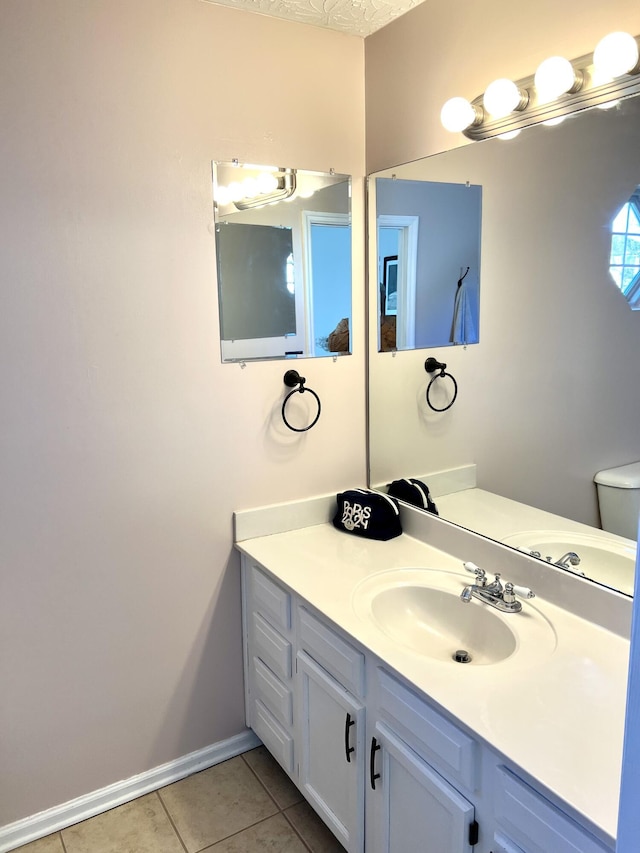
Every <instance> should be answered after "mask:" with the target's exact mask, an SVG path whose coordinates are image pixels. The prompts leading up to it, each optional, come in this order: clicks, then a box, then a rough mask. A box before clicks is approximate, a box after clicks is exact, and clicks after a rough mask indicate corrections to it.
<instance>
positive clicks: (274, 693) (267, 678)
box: [253, 658, 293, 726]
mask: <svg viewBox="0 0 640 853" xmlns="http://www.w3.org/2000/svg"><path fill="white" fill-rule="evenodd" d="M253 674H254V681H253V683H254V689H255V694H256V698H258V699H260V700H261V701H262V703H263V704H264V705H266V707H267V708H268V709H269V710H270V711H271V713H272V714H273V715H274V717H276V719H278V720H279V721H280V722H281V723H282V725H283V726H291V725H292V724H293V696H292V693H291V690H289V688H288V687H287V686H286V685H285V684H283V683H282V682H281V681H280V679H279V678H276V676H275V675H274V674H273V673H272V672H271V670H270V669H269V668H268V667H267V666H265V665H264V664H263V663H262V661H261V660H259V658H254V659H253Z"/></svg>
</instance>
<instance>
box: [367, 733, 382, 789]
mask: <svg viewBox="0 0 640 853" xmlns="http://www.w3.org/2000/svg"><path fill="white" fill-rule="evenodd" d="M379 749H380V744H379V743H378V741H377V740H376V739H375V738H374V737H372V738H371V752H370V754H369V778H370V780H371V790H372V791H375V789H376V779H379V778H380V774H379V773H376V752H377V751H378V750H379Z"/></svg>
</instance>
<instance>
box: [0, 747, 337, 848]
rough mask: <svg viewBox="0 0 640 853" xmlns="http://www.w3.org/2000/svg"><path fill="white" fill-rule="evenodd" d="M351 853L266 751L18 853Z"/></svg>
mask: <svg viewBox="0 0 640 853" xmlns="http://www.w3.org/2000/svg"><path fill="white" fill-rule="evenodd" d="M185 851H186V853H200V851H207V853H309V851H311V853H344V848H343V847H342V845H340V844H339V843H338V842H337V841H336V839H335V838H334V837H333V835H332V834H331V833H330V832H329V830H328V829H327V828H326V827H325V825H324V824H323V823H322V821H321V820H320V818H319V817H318V816H317V815H316V814H315V812H314V811H313V809H312V808H311V807H310V806H309V805H307V803H306V802H305V801H304V800H303V798H302V797H301V795H300V793H299V791H298V789H297V788H296V787H295V786H294V785H293V784H292V783H291V782H290V780H289V779H288V778H287V776H286V775H285V774H284V772H283V771H282V770H281V769H280V767H279V765H278V764H277V763H276V762H275V761H274V759H273V758H272V757H271V756H270V755H269V753H268V752H267V751H266V749H265V748H264V747H263V746H259V747H258V748H257V749H252V750H251V751H250V752H246V753H245V754H244V755H239V756H237V757H236V758H231V759H229V761H224V762H222V764H217V765H216V766H215V767H210V768H209V769H208V770H203V771H202V772H200V773H195V774H194V775H193V776H188V777H187V778H186V779H182V780H180V781H179V782H174V783H173V784H172V785H167V786H166V788H161V789H160V790H159V791H155V792H154V793H152V794H146V795H145V796H143V797H140V798H139V799H137V800H133V801H132V802H130V803H125V804H124V805H123V806H118V808H115V809H111V811H108V812H105V813H104V814H101V815H97V816H96V817H92V818H89V819H88V820H85V821H83V822H82V823H77V824H76V825H75V826H70V827H69V828H68V829H63V830H62V831H61V832H55V833H53V835H48V836H47V837H46V838H41V839H40V840H39V841H33V842H32V843H31V844H26V845H25V846H24V847H20V848H19V849H18V851H16V853H185Z"/></svg>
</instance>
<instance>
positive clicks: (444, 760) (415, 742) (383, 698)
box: [378, 669, 477, 791]
mask: <svg viewBox="0 0 640 853" xmlns="http://www.w3.org/2000/svg"><path fill="white" fill-rule="evenodd" d="M378 711H379V714H380V717H381V718H382V719H383V720H386V721H387V722H388V723H389V725H390V727H391V728H392V729H393V730H394V731H396V732H397V733H398V734H399V735H400V737H401V738H402V740H404V742H405V743H406V744H407V745H408V746H410V747H411V748H412V749H413V750H414V751H415V752H417V753H418V755H421V756H422V757H423V758H425V759H426V760H427V761H428V762H429V763H430V764H432V765H433V766H434V767H435V768H436V769H438V770H440V771H441V772H442V773H443V774H444V775H445V776H447V777H448V778H449V779H451V780H454V781H456V782H459V783H460V784H462V785H464V786H465V787H466V788H467V789H468V790H469V791H475V790H476V779H477V768H476V765H477V746H476V743H475V741H474V740H473V739H472V738H470V737H469V736H468V735H466V734H465V733H464V732H462V731H460V729H459V728H458V727H457V726H455V725H454V724H453V723H450V722H449V721H448V720H447V719H445V718H444V717H443V716H442V715H441V714H439V713H438V712H437V711H436V710H434V709H433V708H432V707H431V706H430V705H429V704H428V703H427V702H425V701H424V700H423V699H421V698H420V697H419V696H418V695H416V694H415V693H414V692H413V691H412V690H409V688H408V687H405V686H404V684H401V683H400V682H399V681H397V680H396V679H395V678H393V677H392V676H391V675H389V673H387V672H385V670H383V669H378Z"/></svg>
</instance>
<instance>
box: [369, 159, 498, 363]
mask: <svg viewBox="0 0 640 853" xmlns="http://www.w3.org/2000/svg"><path fill="white" fill-rule="evenodd" d="M372 194H375V210H376V230H375V233H376V236H377V258H378V318H379V319H378V322H379V330H380V332H379V339H378V349H379V350H380V351H382V352H387V351H389V350H395V349H398V350H403V349H414V348H418V349H420V348H424V347H436V346H449V345H453V344H475V343H478V335H479V304H480V303H479V291H480V232H481V216H482V187H480V186H471V184H468V183H466V184H456V183H447V182H443V181H423V180H403V179H401V178H398V177H397V176H396V175H394V176H393V177H391V178H384V177H382V178H376V179H375V182H374V186H373V187H372Z"/></svg>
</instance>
